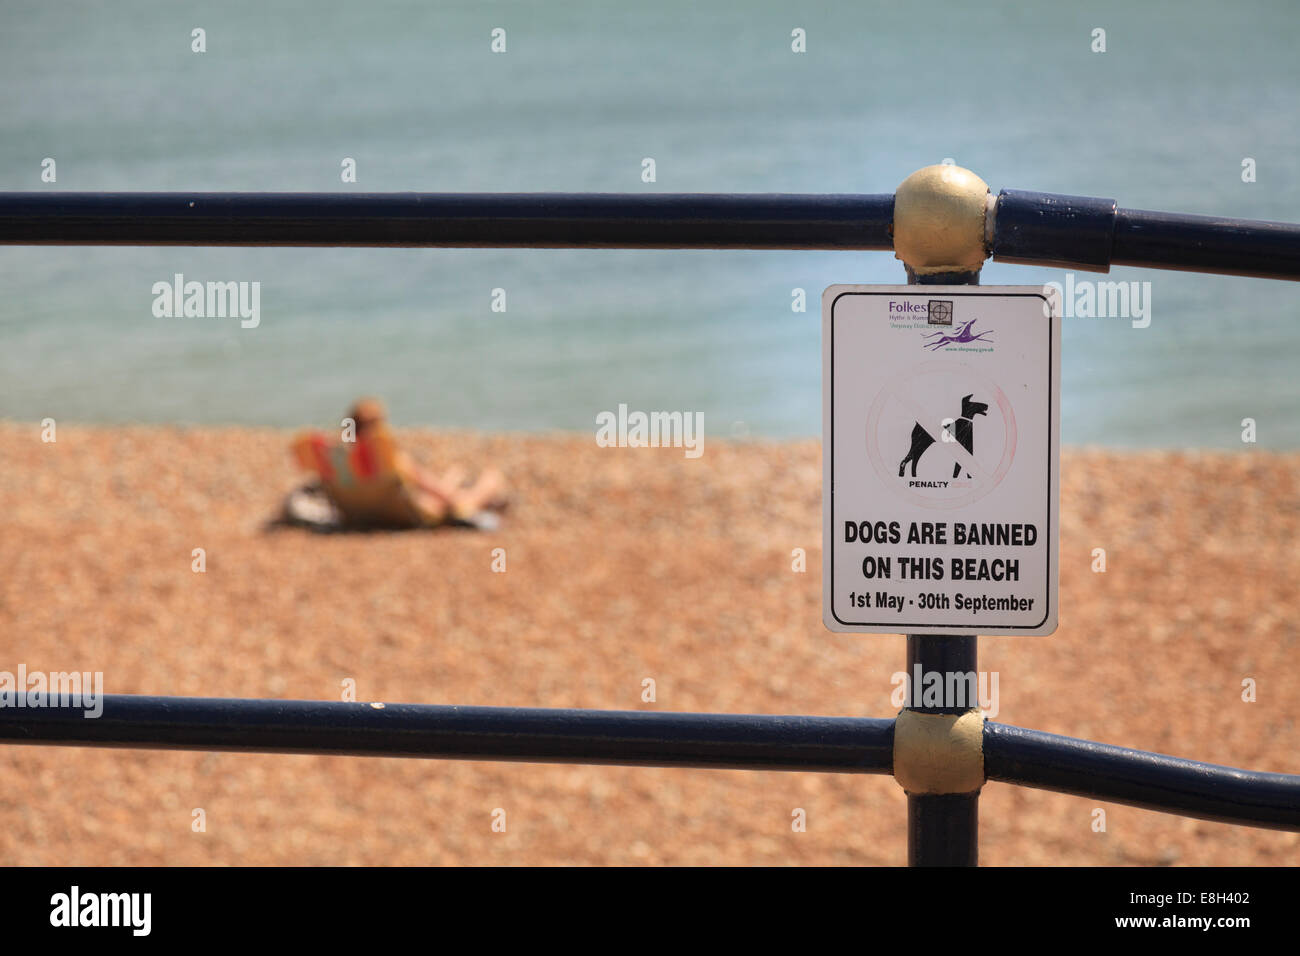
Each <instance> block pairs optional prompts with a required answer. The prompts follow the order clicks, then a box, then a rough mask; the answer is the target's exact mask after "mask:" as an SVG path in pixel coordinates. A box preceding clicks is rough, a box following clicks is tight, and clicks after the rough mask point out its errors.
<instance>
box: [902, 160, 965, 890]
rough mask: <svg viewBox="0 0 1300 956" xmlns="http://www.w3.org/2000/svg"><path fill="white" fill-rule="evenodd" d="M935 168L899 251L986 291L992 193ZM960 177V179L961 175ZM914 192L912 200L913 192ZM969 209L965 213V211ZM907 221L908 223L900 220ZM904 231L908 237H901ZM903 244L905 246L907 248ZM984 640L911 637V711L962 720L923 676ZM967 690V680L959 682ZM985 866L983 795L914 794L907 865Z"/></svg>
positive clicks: (922, 275) (933, 280) (906, 209)
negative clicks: (932, 701)
mask: <svg viewBox="0 0 1300 956" xmlns="http://www.w3.org/2000/svg"><path fill="white" fill-rule="evenodd" d="M949 168H950V169H951V170H952V173H951V174H950V173H948V172H947V171H945V170H944V169H943V168H942V167H940V168H939V169H937V170H936V168H935V167H930V168H929V169H928V170H922V171H920V172H919V173H916V174H914V175H913V176H912V177H909V179H908V181H907V182H906V183H904V184H903V186H900V187H899V191H898V194H897V196H896V197H895V211H894V225H895V250H896V254H897V256H898V258H900V259H902V260H903V264H904V265H905V266H906V268H907V283H908V285H979V281H980V264H982V263H983V260H984V257H985V234H984V218H983V213H984V208H980V209H979V210H978V212H979V213H980V214H981V215H980V217H979V224H978V226H977V230H976V234H975V235H970V234H968V232H967V231H966V229H965V228H963V227H964V226H965V225H966V224H965V223H963V222H960V221H956V220H957V217H956V216H954V215H953V211H954V210H956V212H957V213H958V214H959V215H964V216H966V217H967V218H969V215H970V204H971V202H972V201H973V200H972V197H974V198H975V199H976V200H977V201H978V203H979V204H983V203H984V202H985V197H984V195H980V194H979V187H983V192H984V194H987V192H988V187H987V186H985V185H984V183H983V181H982V180H980V179H979V177H977V176H975V175H974V174H973V173H970V172H969V171H968V170H964V169H961V168H960V167H949ZM927 174H928V175H927ZM954 174H955V175H954ZM909 186H910V187H912V188H911V189H910V191H908V192H907V195H906V198H903V197H904V193H905V190H907V189H908V187H909ZM963 207H964V208H963ZM900 217H907V221H906V222H904V221H900ZM900 230H906V233H907V234H906V235H904V236H901V237H900V234H899V233H900ZM900 238H901V239H902V242H901V243H900ZM978 641H979V638H978V637H976V636H974V635H971V636H969V637H948V636H943V635H936V634H909V635H907V673H908V680H909V681H911V688H912V693H911V694H909V696H908V700H907V706H906V707H905V708H904V709H905V710H910V711H915V712H918V713H923V714H960V713H964V712H966V711H967V710H968V709H969V707H968V706H959V707H948V706H931V707H926V706H924V704H922V703H921V700H922V695H921V693H920V690H921V688H920V687H919V686H918V685H917V683H916V681H915V680H913V675H915V674H918V673H919V674H921V675H924V674H927V673H931V672H934V673H939V674H942V675H944V677H943V686H944V687H950V686H954V683H953V682H950V681H949V680H948V678H947V675H948V674H949V673H961V674H963V675H965V674H968V673H969V674H974V673H976V668H977V663H978V662H977V656H978V655H977V646H978ZM957 685H958V686H960V682H957ZM978 861H979V791H978V790H975V791H974V792H972V793H936V794H914V793H908V794H907V862H908V865H909V866H975V865H976V864H977V863H978Z"/></svg>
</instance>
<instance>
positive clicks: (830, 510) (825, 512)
mask: <svg viewBox="0 0 1300 956" xmlns="http://www.w3.org/2000/svg"><path fill="white" fill-rule="evenodd" d="M845 295H873V296H889V295H893V296H910V297H915V296H926V297H930V298H933V297H939V296H942V297H944V298H948V297H951V296H962V297H964V296H1015V297H1023V296H1034V297H1037V298H1040V299H1042V300H1043V302H1044V303H1045V304H1046V305H1047V306H1048V307H1049V308H1050V309H1051V310H1052V315H1051V319H1050V321H1051V334H1050V336H1049V343H1050V344H1049V354H1048V363H1049V369H1048V379H1049V383H1050V388H1049V391H1050V395H1051V399H1050V400H1051V408H1050V410H1049V416H1048V417H1049V423H1048V429H1049V438H1048V448H1049V460H1048V463H1047V472H1048V485H1049V488H1048V513H1047V515H1046V516H1045V517H1046V525H1047V534H1046V538H1047V582H1046V589H1047V604H1048V606H1047V611H1046V615H1045V617H1044V619H1043V621H1042V622H1040V623H1039V624H1037V625H1002V626H997V625H993V624H990V623H989V622H987V621H984V622H982V623H979V622H977V623H973V624H967V625H946V626H939V625H934V624H911V623H902V622H898V623H897V626H896V627H895V628H894V629H892V630H891V629H890V628H889V627H887V626H885V625H883V624H846V623H845V622H843V621H841V620H839V619H838V618H837V617H836V616H835V613H834V608H833V604H832V594H833V585H834V580H833V574H834V567H833V564H834V562H833V547H834V539H833V529H834V520H835V514H834V508H835V497H834V492H833V487H832V475H833V468H834V455H835V446H834V434H835V420H834V409H833V408H832V399H833V396H834V385H835V383H834V366H833V362H832V353H833V348H834V311H835V302H836V301H837V300H838V299H839V298H840V297H842V296H845ZM1043 321H1045V322H1046V321H1049V319H1048V317H1047V316H1046V315H1044V318H1043ZM1060 408H1061V319H1060V313H1059V308H1058V306H1057V300H1056V299H1054V298H1049V296H1048V295H1047V294H1045V292H1044V290H1043V288H1042V287H1041V286H971V285H956V286H954V285H833V286H830V287H828V288H827V289H826V290H825V291H824V292H823V293H822V620H823V623H824V624H825V625H826V628H827V629H828V630H831V631H835V632H838V633H869V634H940V635H949V636H970V635H974V634H985V635H1020V636H1024V635H1043V634H1051V633H1053V632H1054V631H1055V630H1056V628H1057V618H1058V595H1059V578H1060V497H1061V491H1060V482H1061V475H1060V470H1061V469H1060V442H1061V436H1060V421H1061V418H1060ZM893 623H894V622H891V624H893Z"/></svg>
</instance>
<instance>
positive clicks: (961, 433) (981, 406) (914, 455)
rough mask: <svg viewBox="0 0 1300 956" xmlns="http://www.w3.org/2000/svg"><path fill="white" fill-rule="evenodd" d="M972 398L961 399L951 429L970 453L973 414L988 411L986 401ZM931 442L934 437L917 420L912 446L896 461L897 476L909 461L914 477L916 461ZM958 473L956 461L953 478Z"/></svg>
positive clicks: (959, 465)
mask: <svg viewBox="0 0 1300 956" xmlns="http://www.w3.org/2000/svg"><path fill="white" fill-rule="evenodd" d="M973 398H974V396H973V395H967V396H966V397H965V398H963V399H962V400H961V418H959V419H957V421H956V422H954V423H953V429H952V434H953V437H954V438H956V439H957V441H958V442H959V443H960V444H961V447H962V448H965V449H966V451H968V452H970V453H971V454H974V453H975V416H976V415H986V416H987V415H988V412H989V406H988V404H987V403H986V402H976V401H973ZM933 444H934V439H933V438H931V437H930V433H929V432H927V431H926V430H925V429H924V428H922V427H921V423H920V422H917V423H916V425H915V427H914V428H913V429H912V447H911V448H910V449H908V452H907V457H906V458H904V459H903V460H902V461H900V462H899V463H898V477H899V478H902V477H903V470H904V469H905V468H906V467H907V463H908V462H909V461H910V462H911V463H912V477H913V478H915V477H916V465H917V462H919V461H920V460H921V456H922V455H924V454H925V450H926V449H927V448H929V447H930V446H931V445H933ZM959 474H961V462H957V463H956V464H954V465H953V468H952V476H953V477H954V478H956V477H957V476H958V475H959ZM966 477H967V478H969V477H970V472H967V473H966Z"/></svg>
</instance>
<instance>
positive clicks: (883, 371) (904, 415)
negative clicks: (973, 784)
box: [822, 285, 1061, 635]
mask: <svg viewBox="0 0 1300 956" xmlns="http://www.w3.org/2000/svg"><path fill="white" fill-rule="evenodd" d="M822 356H823V364H822V429H823V444H822V459H823V495H822V512H823V562H824V565H823V575H822V577H823V588H824V594H823V616H824V619H825V622H826V626H827V627H828V628H830V629H831V630H832V631H862V632H869V633H886V634H949V635H972V634H1051V633H1052V632H1053V631H1055V630H1056V618H1057V607H1056V602H1057V576H1058V567H1057V561H1058V558H1057V550H1058V547H1057V545H1058V540H1059V526H1060V522H1059V518H1058V499H1059V497H1060V491H1059V488H1060V395H1061V383H1060V370H1061V319H1060V312H1059V307H1058V306H1057V304H1056V300H1055V299H1054V298H1049V294H1045V292H1044V290H1043V289H1042V288H1041V287H1036V286H1035V287H1023V286H986V287H981V286H968V285H963V286H924V285H910V286H868V285H837V286H831V287H830V288H829V289H827V290H826V292H825V293H824V294H823V296H822Z"/></svg>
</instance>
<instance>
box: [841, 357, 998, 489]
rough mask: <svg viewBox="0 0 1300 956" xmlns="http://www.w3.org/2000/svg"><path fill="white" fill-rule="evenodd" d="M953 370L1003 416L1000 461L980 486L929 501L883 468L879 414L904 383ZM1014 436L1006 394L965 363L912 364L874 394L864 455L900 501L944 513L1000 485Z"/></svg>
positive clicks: (893, 473) (869, 412)
mask: <svg viewBox="0 0 1300 956" xmlns="http://www.w3.org/2000/svg"><path fill="white" fill-rule="evenodd" d="M954 367H956V368H960V369H962V370H963V372H965V373H966V374H968V375H969V376H970V377H971V378H973V379H975V380H976V381H977V382H980V383H981V384H983V385H984V386H985V388H987V389H988V392H989V394H990V395H992V396H993V399H994V401H995V402H996V403H997V406H998V411H1000V412H1001V413H1002V421H1003V426H1004V431H1005V435H1004V441H1003V445H1002V460H1001V461H999V462H998V466H997V468H995V469H994V470H993V474H992V475H991V476H990V479H989V480H988V481H987V482H985V483H984V484H983V485H981V486H980V487H978V488H973V489H971V491H970V492H969V493H967V494H965V495H961V496H960V497H956V498H930V497H927V496H925V495H922V494H920V493H918V492H917V491H916V490H914V489H911V488H908V487H907V486H906V485H905V484H900V483H899V479H898V476H897V474H895V472H894V469H891V468H887V467H885V461H884V459H883V458H882V457H881V454H880V442H879V441H878V438H879V433H878V429H879V427H880V415H881V412H882V411H884V408H885V406H886V405H887V404H888V403H889V400H890V398H892V397H893V396H894V395H895V394H896V393H897V392H898V391H899V390H900V388H901V386H902V384H903V383H904V382H907V381H910V380H911V379H914V378H918V377H919V376H921V375H928V374H933V373H935V372H947V371H950V370H951V369H953V368H954ZM1017 435H1018V432H1017V430H1016V413H1015V412H1014V411H1013V410H1012V408H1011V400H1010V399H1009V398H1007V395H1006V393H1005V392H1003V391H1002V389H1001V388H999V387H998V386H997V385H994V384H993V382H991V381H989V380H988V379H987V378H986V377H985V376H983V375H982V374H980V373H979V372H977V371H975V370H974V369H973V368H971V367H970V366H969V365H966V364H965V363H952V362H937V361H936V362H921V363H920V364H918V365H914V366H912V367H911V368H910V369H907V370H906V371H904V372H901V373H900V374H898V375H896V376H894V377H893V378H892V379H890V380H889V381H888V382H886V383H885V384H884V385H882V386H881V387H880V390H879V391H878V392H876V397H875V399H874V400H872V403H871V408H870V410H869V411H868V412H867V422H866V441H867V455H868V457H870V459H871V466H872V467H873V468H874V469H875V471H876V474H877V475H878V476H879V477H880V480H881V482H882V483H883V484H884V485H885V487H886V488H888V489H889V490H890V491H892V492H893V493H894V494H896V495H898V496H899V497H900V498H902V499H903V500H905V501H909V502H911V503H913V504H919V505H920V506H921V507H923V508H937V509H943V510H949V509H952V508H961V507H963V506H965V505H968V504H971V503H972V502H974V501H978V500H979V499H980V498H983V497H984V496H985V495H987V494H988V493H989V492H991V491H992V490H993V489H994V488H996V487H997V486H998V485H999V484H1001V483H1002V479H1003V478H1005V477H1006V475H1007V472H1008V471H1009V470H1010V468H1011V463H1012V461H1014V460H1015V457H1016V438H1017Z"/></svg>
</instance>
